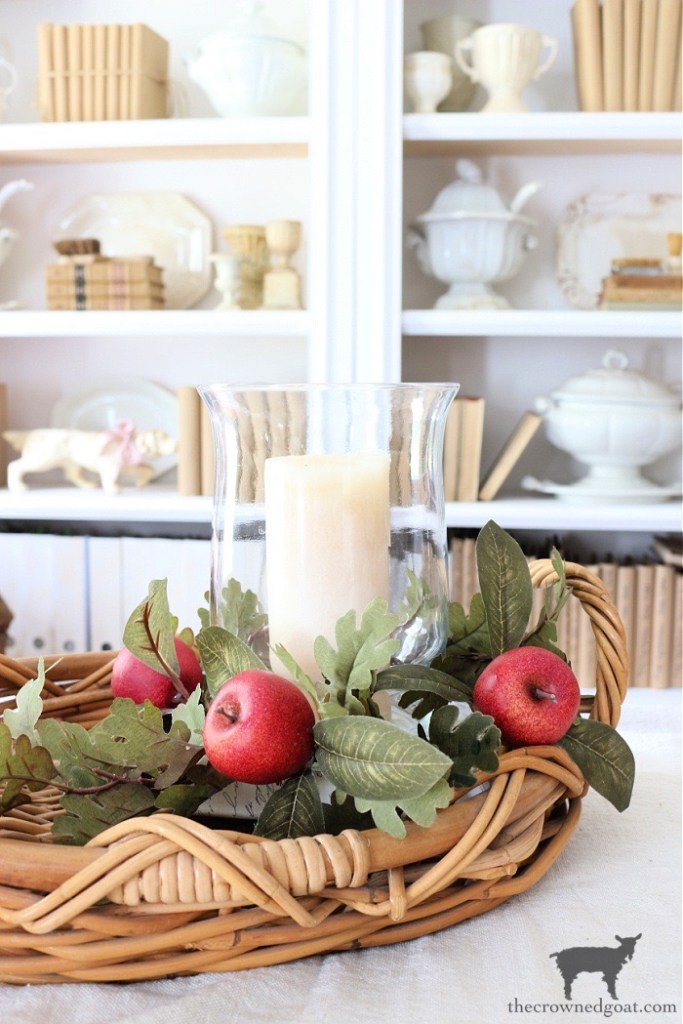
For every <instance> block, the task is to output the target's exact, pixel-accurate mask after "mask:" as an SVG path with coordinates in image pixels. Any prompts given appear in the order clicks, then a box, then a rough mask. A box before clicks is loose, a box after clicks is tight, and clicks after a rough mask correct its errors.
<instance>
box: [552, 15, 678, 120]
mask: <svg viewBox="0 0 683 1024" xmlns="http://www.w3.org/2000/svg"><path fill="white" fill-rule="evenodd" d="M572 32H573V36H574V57H575V74H576V86H577V92H578V98H579V107H580V109H581V110H680V109H681V0H575V2H574V5H573V7H572Z"/></svg>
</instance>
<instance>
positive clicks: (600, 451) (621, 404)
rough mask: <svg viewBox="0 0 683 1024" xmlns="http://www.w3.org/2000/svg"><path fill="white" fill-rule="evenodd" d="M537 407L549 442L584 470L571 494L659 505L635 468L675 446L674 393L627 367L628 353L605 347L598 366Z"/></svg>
mask: <svg viewBox="0 0 683 1024" xmlns="http://www.w3.org/2000/svg"><path fill="white" fill-rule="evenodd" d="M536 406H537V409H538V411H539V412H541V413H542V414H543V417H544V422H545V428H546V433H547V436H548V440H549V441H550V442H551V443H552V444H554V445H555V446H556V447H557V448H561V449H562V450H563V451H566V452H569V454H570V455H573V456H574V458H576V459H578V460H579V461H580V462H584V463H586V464H587V465H588V466H589V472H588V474H587V476H585V477H584V478H583V479H582V480H580V481H578V483H577V484H574V485H573V491H574V493H576V494H577V495H578V494H579V493H580V492H581V491H583V492H585V493H590V494H591V495H593V496H601V497H604V498H606V499H607V500H609V499H610V497H612V498H613V499H614V500H620V499H625V498H629V497H633V498H634V499H642V500H646V501H652V500H657V490H656V488H654V485H653V484H652V483H651V482H650V481H648V480H646V479H645V478H644V477H643V476H641V474H640V467H641V466H646V465H649V464H650V463H652V462H655V461H656V460H657V459H659V458H660V457H661V456H663V455H667V454H669V453H670V452H673V451H675V450H676V449H677V448H678V447H679V446H680V444H681V399H680V395H678V394H676V393H675V392H673V391H672V390H670V389H669V388H667V387H665V386H664V385H662V384H660V383H658V382H657V381H654V380H651V379H650V378H648V377H645V376H644V375H643V374H641V373H638V372H636V371H635V370H629V369H628V359H627V358H626V356H625V355H624V354H623V353H622V352H617V351H613V350H611V351H609V352H607V353H606V355H605V357H604V359H603V364H602V367H600V368H599V369H594V370H588V372H587V373H584V374H581V375H580V376H578V377H572V378H571V379H570V380H568V381H567V382H566V383H565V384H564V385H563V386H562V387H561V388H559V389H558V390H557V391H554V392H552V394H551V396H550V398H540V399H538V400H537V402H536ZM661 495H662V498H664V497H666V496H667V495H666V492H665V491H664V490H662V491H661Z"/></svg>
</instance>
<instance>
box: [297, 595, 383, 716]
mask: <svg viewBox="0 0 683 1024" xmlns="http://www.w3.org/2000/svg"><path fill="white" fill-rule="evenodd" d="M397 625H398V619H397V617H396V616H395V615H393V614H392V613H391V612H390V611H389V610H388V605H387V602H386V601H385V600H384V599H383V598H379V597H378V598H375V600H374V601H371V602H370V604H369V605H368V606H367V608H366V609H365V611H364V612H363V614H362V616H361V621H360V625H359V626H358V628H356V613H355V612H354V611H349V612H347V613H346V615H343V616H342V617H341V618H340V619H339V620H338V622H337V624H336V626H335V642H336V644H337V650H336V651H335V650H334V648H333V647H332V645H331V644H330V642H329V641H328V640H327V639H326V638H325V637H323V636H319V637H316V639H315V642H314V644H313V653H314V656H315V660H316V662H317V664H318V666H319V668H320V670H321V672H322V674H323V677H324V679H325V681H326V685H327V687H328V688H329V691H330V694H331V696H332V698H333V699H334V700H335V701H336V702H337V703H338V704H340V705H341V706H342V707H345V708H347V710H349V711H350V712H352V713H353V714H356V713H358V714H363V713H364V712H365V708H364V706H363V705H362V704H360V703H359V701H362V700H366V699H367V698H368V697H369V695H370V688H371V684H372V677H373V672H375V671H376V670H378V669H382V668H385V667H386V666H387V665H388V664H389V663H390V661H391V658H392V655H394V654H395V653H396V651H397V650H398V648H399V646H400V641H399V640H397V639H395V638H393V637H391V633H393V631H394V630H395V629H396V626H397ZM354 701H355V702H356V703H358V707H356V704H355V703H354Z"/></svg>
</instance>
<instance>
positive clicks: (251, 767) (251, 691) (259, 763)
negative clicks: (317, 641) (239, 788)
mask: <svg viewBox="0 0 683 1024" xmlns="http://www.w3.org/2000/svg"><path fill="white" fill-rule="evenodd" d="M314 724H315V715H314V714H313V708H312V707H311V705H310V704H309V702H308V698H307V697H306V696H305V694H304V692H303V690H301V689H299V687H298V686H297V685H296V684H295V683H292V682H290V681H289V679H284V678H283V677H282V676H278V675H275V674H274V673H272V672H265V671H263V670H261V669H247V670H246V671H245V672H240V673H239V674H238V675H236V676H233V678H232V679H229V680H228V682H226V683H223V685H222V686H221V688H220V690H219V691H218V693H217V694H216V696H215V697H214V699H213V701H212V702H211V704H210V706H209V710H208V711H207V714H206V721H205V723H204V750H205V751H206V756H207V757H208V759H209V761H210V762H211V764H212V765H213V766H214V768H215V769H216V770H217V771H219V772H221V774H223V775H226V776H227V777H228V778H230V779H233V780H234V781H235V782H250V783H255V784H256V783H267V782H282V780H283V779H287V778H289V776H290V775H295V774H296V773H297V772H299V771H301V770H302V768H304V767H305V765H306V764H307V763H308V761H309V760H310V759H311V757H312V756H313V726H314Z"/></svg>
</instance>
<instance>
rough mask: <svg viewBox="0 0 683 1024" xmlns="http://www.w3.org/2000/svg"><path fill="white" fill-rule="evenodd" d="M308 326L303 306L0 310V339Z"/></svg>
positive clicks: (242, 332) (297, 330)
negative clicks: (242, 308) (284, 307)
mask: <svg viewBox="0 0 683 1024" xmlns="http://www.w3.org/2000/svg"><path fill="white" fill-rule="evenodd" d="M308 328H309V314H308V312H307V311H306V310H303V309H302V310H274V309H264V310H234V311H233V310H228V311H220V312H217V311H215V310H210V309H206V310H205V309H165V310H157V309H154V310H151V309H145V310H112V311H106V312H94V311H88V310H83V311H73V312H72V311H59V312H48V311H46V310H17V311H14V310H12V311H7V310H5V311H3V312H0V337H5V338H90V337H95V336H97V337H120V336H123V335H135V334H140V335H144V336H145V337H150V338H160V337H167V336H168V335H183V336H185V337H216V338H225V337H228V338H245V337H274V336H278V337H285V338H293V337H304V336H305V335H306V334H307V332H308Z"/></svg>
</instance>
